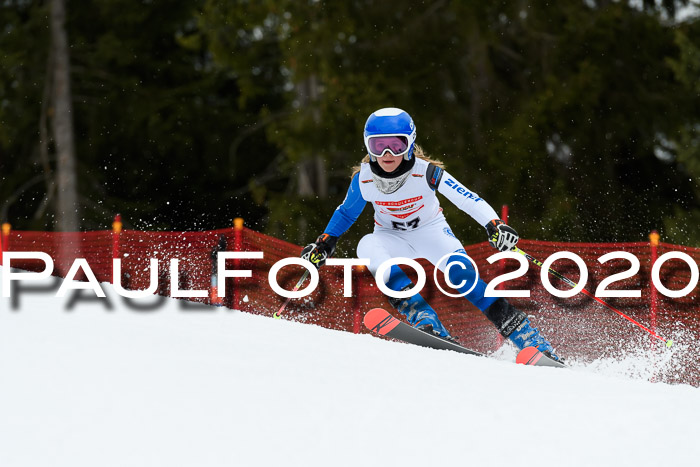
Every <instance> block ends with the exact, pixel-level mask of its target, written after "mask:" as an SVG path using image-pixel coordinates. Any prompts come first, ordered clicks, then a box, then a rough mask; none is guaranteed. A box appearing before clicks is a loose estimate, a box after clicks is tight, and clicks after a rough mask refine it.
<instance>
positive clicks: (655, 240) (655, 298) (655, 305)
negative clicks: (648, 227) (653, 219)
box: [649, 230, 660, 331]
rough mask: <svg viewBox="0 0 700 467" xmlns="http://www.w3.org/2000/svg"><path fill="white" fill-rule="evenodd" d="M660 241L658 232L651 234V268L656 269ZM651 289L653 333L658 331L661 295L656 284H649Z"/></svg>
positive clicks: (650, 304)
mask: <svg viewBox="0 0 700 467" xmlns="http://www.w3.org/2000/svg"><path fill="white" fill-rule="evenodd" d="M659 239H660V235H659V233H658V232H657V231H656V230H652V231H651V233H650V234H649V246H650V248H651V267H654V263H656V259H657V258H658V257H659V252H658V247H659ZM649 287H650V289H649V290H650V294H649V302H650V303H649V313H650V315H651V316H650V317H649V322H650V325H649V327H650V328H651V330H652V331H656V314H657V312H658V309H659V295H658V292H657V290H656V287H654V283H653V282H651V283H650V284H649Z"/></svg>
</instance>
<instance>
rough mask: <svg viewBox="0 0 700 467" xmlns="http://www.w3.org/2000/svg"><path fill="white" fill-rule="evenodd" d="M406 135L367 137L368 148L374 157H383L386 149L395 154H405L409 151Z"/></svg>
mask: <svg viewBox="0 0 700 467" xmlns="http://www.w3.org/2000/svg"><path fill="white" fill-rule="evenodd" d="M408 149H409V144H408V137H407V136H406V135H377V136H369V137H368V138H367V150H368V151H369V153H370V155H372V156H374V157H382V156H383V155H384V154H385V153H386V151H389V152H390V153H391V154H393V155H394V156H403V155H404V154H406V153H407V152H408Z"/></svg>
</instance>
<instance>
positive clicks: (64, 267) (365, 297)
mask: <svg viewBox="0 0 700 467" xmlns="http://www.w3.org/2000/svg"><path fill="white" fill-rule="evenodd" d="M519 247H520V248H521V249H522V250H524V251H525V252H527V253H529V254H530V255H532V256H533V257H535V258H537V259H538V260H539V261H544V260H545V259H546V258H547V257H549V256H550V255H551V254H553V253H556V252H560V251H569V252H572V253H575V254H577V255H578V256H580V257H581V258H582V259H583V260H584V262H585V264H586V266H587V269H588V273H589V277H588V281H587V287H586V289H587V290H588V291H590V292H591V293H595V291H596V288H597V287H598V285H599V284H600V283H601V281H603V280H604V279H605V278H606V277H609V276H611V275H613V274H616V273H619V272H624V271H626V270H628V269H629V267H630V263H629V262H628V261H626V260H623V259H616V260H611V261H609V262H606V263H600V262H599V261H598V258H599V257H601V256H602V255H604V254H606V253H610V252H613V251H624V252H629V253H631V254H633V255H634V256H635V257H637V258H638V259H639V261H640V270H639V272H638V273H636V274H634V275H633V276H632V277H630V278H628V279H624V280H621V281H617V282H614V283H613V284H612V285H611V286H609V289H633V290H639V291H640V292H641V296H640V297H639V298H616V297H612V298H604V299H603V300H605V301H606V302H607V303H609V304H610V305H612V306H613V307H615V308H617V309H618V310H620V311H621V312H622V313H624V314H625V315H628V316H629V317H630V318H632V319H634V320H636V321H638V322H639V323H640V324H642V325H644V326H646V327H648V328H650V330H652V331H653V332H655V333H657V334H658V335H660V336H662V337H664V338H666V339H668V338H672V339H674V341H676V342H678V341H679V340H683V341H691V340H692V341H693V342H692V345H693V348H694V344H695V340H696V339H697V337H695V336H698V335H699V334H700V319H699V318H700V305H699V304H698V291H697V288H695V289H694V290H692V292H691V293H689V294H688V295H686V296H685V297H682V298H671V297H667V296H666V295H663V294H661V293H657V296H656V298H655V300H656V307H655V308H654V307H652V306H651V303H652V301H653V300H654V297H652V287H651V271H652V259H651V258H652V248H651V246H650V244H649V243H648V242H639V243H558V242H542V241H533V240H521V241H520V243H519ZM220 248H223V249H224V250H225V251H247V252H263V254H264V257H263V258H262V259H239V260H228V262H227V268H228V269H245V270H251V271H252V275H251V277H247V278H229V279H227V280H226V283H225V284H219V289H220V290H221V289H222V287H223V286H224V285H225V287H226V297H224V298H223V299H222V302H223V305H224V306H227V307H229V308H236V309H240V310H244V311H247V312H250V313H255V314H260V315H266V316H272V314H273V313H275V312H276V311H278V310H279V308H280V307H281V305H282V304H283V303H284V301H285V299H284V297H281V296H279V295H277V294H276V293H274V291H273V290H272V288H271V287H270V285H269V283H268V272H269V270H270V268H271V266H272V265H273V264H274V263H276V262H277V261H279V260H281V259H284V258H288V257H297V256H298V255H299V253H300V251H301V247H299V246H298V245H293V244H291V243H287V242H284V241H282V240H279V239H276V238H273V237H270V236H267V235H264V234H261V233H259V232H256V231H254V230H251V229H248V228H245V227H244V228H241V229H235V228H229V229H221V230H215V231H207V232H141V231H131V230H126V231H122V232H120V233H114V232H111V231H94V232H80V233H53V232H27V231H11V232H10V233H9V234H8V235H5V236H3V238H2V249H3V251H42V252H46V253H47V254H49V255H50V256H51V257H52V258H53V259H54V261H55V263H56V269H55V270H54V274H55V275H59V276H65V275H66V273H67V272H68V267H69V266H70V265H71V264H72V262H73V259H74V258H76V257H81V258H85V259H86V260H87V262H88V264H89V266H90V268H91V270H92V271H93V272H94V273H95V275H96V277H97V279H98V280H99V281H105V282H111V281H112V258H113V257H116V258H121V260H122V274H121V283H122V285H123V286H124V287H125V288H127V289H133V290H140V289H146V288H147V287H148V286H149V281H150V272H149V271H150V268H149V259H150V258H156V259H157V260H158V278H159V286H158V293H160V294H161V295H169V294H170V289H171V285H170V284H171V283H170V260H171V259H178V260H179V270H178V277H177V286H178V287H179V289H180V290H191V289H192V290H206V291H209V290H210V288H211V281H212V273H213V272H214V271H215V266H216V264H215V261H214V259H213V258H215V253H216V251H217V250H218V249H220ZM465 249H466V251H467V253H468V254H469V256H470V257H472V258H473V259H474V260H475V262H476V264H477V265H478V267H479V273H480V275H481V277H482V278H484V280H486V281H487V282H488V281H491V280H492V279H493V278H495V277H496V276H498V275H500V274H503V273H504V272H509V271H514V270H515V269H517V266H518V265H517V263H516V261H515V260H506V261H505V262H504V261H497V262H495V263H493V264H489V263H488V262H487V258H488V257H489V256H491V255H493V254H494V253H495V250H493V249H492V248H491V247H490V246H489V245H488V244H487V243H486V242H484V243H479V244H476V245H470V246H466V247H465ZM667 252H682V253H685V254H687V255H689V256H690V257H691V258H692V260H693V261H694V262H695V264H697V263H698V262H699V261H700V249H698V248H689V247H681V246H677V245H670V244H665V243H661V244H660V245H659V246H658V249H657V255H658V256H661V255H663V254H664V253H667ZM419 263H420V264H421V265H422V266H423V267H424V269H425V271H426V275H427V277H428V281H427V284H426V287H425V289H424V290H423V292H422V295H423V296H424V297H425V299H426V300H427V301H428V302H429V303H430V304H431V305H432V306H433V308H435V309H436V310H437V311H438V314H439V315H440V317H441V319H442V321H443V323H444V324H445V325H446V326H447V328H448V329H449V330H450V331H451V332H452V334H453V335H454V336H455V337H457V338H458V339H459V340H460V341H461V342H462V343H463V344H464V345H466V346H468V347H471V348H473V349H475V350H480V351H493V350H496V349H497V348H498V347H500V345H501V343H502V338H501V337H500V336H499V335H498V333H497V332H496V331H495V329H494V327H493V326H492V325H491V324H490V323H489V321H488V320H487V319H486V318H485V317H484V316H483V314H482V313H481V312H480V311H479V310H478V309H476V308H475V307H474V306H472V305H471V304H470V303H468V302H467V301H466V300H464V299H463V298H450V297H447V296H445V295H444V294H442V293H441V292H440V291H439V290H438V288H437V287H436V286H435V283H434V281H433V267H432V265H430V264H429V263H427V262H426V261H425V260H419ZM528 264H529V269H528V271H527V273H526V274H525V275H523V276H522V277H519V278H516V279H514V280H510V281H508V282H507V283H506V284H505V288H506V289H508V290H513V289H526V290H530V292H531V296H530V297H529V298H511V299H509V300H511V302H512V303H514V304H515V305H516V306H517V307H518V308H520V309H522V310H523V311H525V312H526V313H527V314H529V315H532V322H533V324H535V325H536V326H537V327H539V328H540V330H541V331H542V332H543V334H544V335H545V336H546V337H547V338H548V339H549V340H550V341H551V342H552V343H553V344H554V345H555V347H556V348H557V350H558V352H559V353H560V354H562V355H566V356H567V357H569V358H574V359H578V360H583V361H588V362H591V361H593V360H594V359H596V358H599V357H601V356H611V357H615V356H618V355H620V354H621V353H623V352H629V351H630V349H639V348H652V347H653V346H657V347H662V346H663V342H662V341H660V340H658V339H655V338H653V337H651V336H650V334H649V333H647V332H646V331H644V330H641V329H640V328H638V327H637V326H635V325H634V324H632V323H630V322H629V321H627V320H626V319H624V318H623V317H621V316H619V315H617V314H616V313H614V312H613V311H611V310H609V309H608V308H606V307H605V306H603V305H600V304H598V303H597V302H595V301H594V300H592V299H591V298H590V297H587V296H585V295H583V294H578V295H576V296H574V297H571V298H558V297H555V296H554V295H552V294H551V293H549V292H548V291H547V290H545V288H544V287H543V285H542V282H541V278H540V268H538V267H537V266H535V265H533V264H531V263H528ZM12 266H13V267H18V268H21V269H27V270H40V269H43V263H41V262H40V261H37V260H24V261H19V260H15V261H13V263H12ZM552 268H553V269H555V270H556V271H558V272H559V273H561V274H563V275H564V276H566V277H568V278H570V279H571V280H573V281H574V282H578V281H579V279H580V275H579V270H578V266H577V265H576V264H575V263H574V262H573V261H570V260H567V259H562V260H558V261H556V262H555V263H554V265H553V266H552ZM404 269H405V270H406V271H407V273H408V274H409V276H410V277H411V278H412V279H414V280H415V277H416V275H415V273H414V272H413V271H412V270H410V268H406V267H404ZM302 272H303V269H302V267H301V266H295V265H292V266H288V267H285V268H283V269H282V270H281V271H280V272H279V274H278V277H277V280H278V283H279V284H280V286H282V287H284V288H285V289H287V290H291V289H292V288H293V287H294V285H295V284H296V282H297V280H298V278H299V277H300V276H301V274H302ZM438 276H439V278H438V279H439V280H440V282H441V284H442V285H443V288H445V285H444V284H445V282H444V279H441V276H442V274H438ZM550 277H551V276H550ZM78 278H81V277H80V276H79V277H78ZM320 278H321V280H320V283H319V286H318V288H317V289H316V290H315V291H314V292H313V293H312V294H311V295H309V296H307V297H304V298H301V299H293V300H291V302H290V304H289V305H288V307H287V309H286V311H285V315H286V317H287V318H288V319H294V320H297V321H300V322H305V323H312V324H317V325H319V326H323V327H326V328H331V329H337V330H343V331H351V332H366V331H365V330H364V329H363V327H362V326H361V317H362V316H363V314H364V313H365V312H366V311H367V310H369V309H371V308H373V307H382V308H387V309H390V306H389V304H388V302H387V300H386V298H385V297H384V296H383V295H382V294H381V292H379V290H378V288H377V287H376V284H375V282H374V279H373V278H372V276H371V275H370V274H369V272H368V271H366V270H364V269H360V268H353V292H352V297H344V296H343V269H342V268H341V267H330V266H329V267H324V268H322V269H321V271H320ZM660 280H661V283H662V284H663V285H664V286H665V287H667V288H668V289H671V290H679V289H682V288H683V287H685V286H686V285H687V284H688V283H689V282H690V280H691V267H690V265H688V264H687V263H686V262H684V261H682V260H679V259H671V260H668V261H666V262H665V264H664V265H663V267H662V268H661V270H660ZM551 283H552V284H553V285H554V286H555V287H556V288H558V289H560V290H568V289H569V288H570V287H569V286H567V285H566V284H564V283H562V282H561V281H559V280H557V279H554V278H551ZM195 300H197V301H203V302H210V301H211V300H210V299H209V298H199V299H195ZM696 355H697V352H695V351H694V350H693V351H688V352H686V353H685V354H684V356H683V357H682V361H679V362H676V366H675V367H674V368H677V371H676V370H674V371H665V372H664V373H662V374H659V375H658V379H659V380H663V381H669V382H685V383H690V384H695V385H700V377H699V376H698V375H699V374H700V371H698V370H699V369H698V366H699V365H700V364H699V363H698V358H697V357H696Z"/></svg>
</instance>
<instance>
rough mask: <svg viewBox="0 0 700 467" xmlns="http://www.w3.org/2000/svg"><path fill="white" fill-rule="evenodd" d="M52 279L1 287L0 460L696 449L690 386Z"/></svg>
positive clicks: (487, 460) (143, 462)
mask: <svg viewBox="0 0 700 467" xmlns="http://www.w3.org/2000/svg"><path fill="white" fill-rule="evenodd" d="M6 273H7V270H1V271H0V274H6ZM58 282H60V281H59V280H58V279H50V280H46V281H42V282H40V283H36V284H35V283H29V282H26V285H25V282H22V283H21V284H20V285H21V287H20V290H13V297H12V298H2V299H0V466H3V467H20V466H54V467H55V466H70V467H80V466H86V467H87V466H89V467H95V466H99V467H105V466H120V467H121V466H130V467H134V466H149V467H151V466H198V467H200V466H297V465H298V466H375V465H376V466H414V465H415V466H431V465H465V466H500V465H503V466H512V465H538V466H591V465H597V466H647V465H649V466H651V465H656V466H659V465H663V466H676V465H678V466H680V465H683V466H686V465H698V459H700V446H699V445H698V442H697V440H698V439H700V422H698V420H700V389H697V388H694V387H691V386H687V385H675V386H671V385H667V384H662V383H656V384H655V383H650V382H645V381H639V380H633V379H628V378H623V377H614V376H610V375H602V374H599V373H596V372H595V371H594V370H593V369H591V368H587V367H574V368H571V369H564V370H561V369H553V368H536V367H525V366H521V365H515V364H513V363H511V362H510V361H507V360H505V359H506V358H512V356H513V355H512V354H511V355H508V353H507V352H505V353H501V354H500V355H501V356H500V358H502V360H499V359H497V358H479V357H472V356H466V355H461V354H457V353H452V352H448V351H436V350H428V349H423V348H418V347H414V346H410V345H407V344H401V343H395V342H389V341H384V340H381V339H379V338H376V337H374V336H371V335H367V334H365V335H353V334H350V333H344V332H338V331H331V330H328V329H323V328H319V327H316V326H311V325H305V324H300V323H295V322H291V321H285V320H274V319H270V318H265V317H261V316H254V315H250V314H245V313H241V312H237V311H230V310H227V309H222V308H213V307H198V308H193V307H191V305H190V306H189V307H187V308H185V307H184V306H183V304H184V302H183V301H180V300H174V299H159V298H157V297H149V298H146V299H141V300H137V301H132V302H130V304H129V305H126V304H125V302H124V300H123V299H122V298H121V297H119V296H117V295H116V292H115V291H114V289H113V288H112V287H111V286H110V285H108V284H102V288H103V289H104V290H105V292H106V293H107V296H108V297H107V298H106V299H97V298H95V296H94V294H93V293H92V292H91V291H87V292H86V291H81V292H80V293H79V294H74V293H68V294H67V295H66V297H65V298H58V297H56V287H57V286H58ZM0 283H2V282H0ZM52 284H53V287H54V288H53V289H52V290H51V289H49V288H48V287H49V286H51V285H52ZM30 289H31V290H30Z"/></svg>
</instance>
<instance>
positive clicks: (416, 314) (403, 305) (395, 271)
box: [386, 265, 450, 337]
mask: <svg viewBox="0 0 700 467" xmlns="http://www.w3.org/2000/svg"><path fill="white" fill-rule="evenodd" d="M386 285H387V287H388V288H390V289H391V290H396V291H402V290H404V289H406V288H410V287H412V286H413V282H411V279H409V278H408V276H407V275H406V273H405V272H403V271H402V270H401V268H400V267H398V266H397V265H393V266H392V267H391V269H390V270H389V280H388V281H387V282H386ZM389 303H391V305H392V306H393V307H394V308H396V309H397V310H398V311H399V313H402V314H404V315H406V319H407V321H408V322H409V323H410V324H411V325H412V326H416V327H422V326H426V325H430V326H432V329H433V332H435V333H437V334H438V335H439V336H441V337H447V336H449V335H450V333H449V332H448V331H447V329H446V328H445V326H443V324H442V322H440V319H439V318H438V316H437V313H435V310H433V308H432V307H431V306H430V305H429V304H428V302H426V301H425V300H424V299H423V297H421V295H420V294H418V293H417V294H415V295H413V296H411V297H408V298H389Z"/></svg>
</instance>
